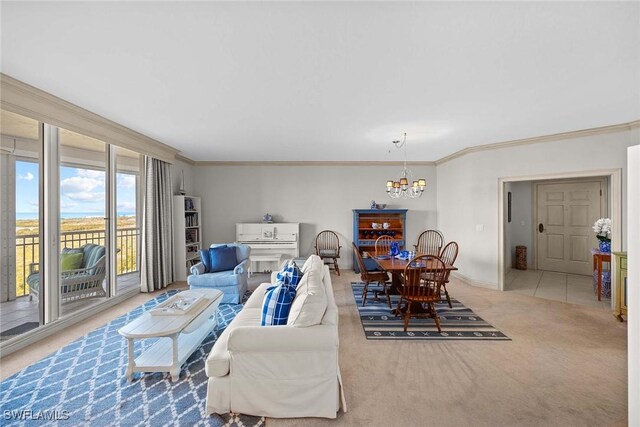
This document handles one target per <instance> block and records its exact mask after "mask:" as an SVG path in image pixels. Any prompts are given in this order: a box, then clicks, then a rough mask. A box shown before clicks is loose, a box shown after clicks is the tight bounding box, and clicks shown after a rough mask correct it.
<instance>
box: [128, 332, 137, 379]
mask: <svg viewBox="0 0 640 427" xmlns="http://www.w3.org/2000/svg"><path fill="white" fill-rule="evenodd" d="M127 341H128V342H129V363H128V364H127V382H131V381H132V380H133V368H134V367H135V366H136V359H135V358H134V357H133V338H129V339H127Z"/></svg>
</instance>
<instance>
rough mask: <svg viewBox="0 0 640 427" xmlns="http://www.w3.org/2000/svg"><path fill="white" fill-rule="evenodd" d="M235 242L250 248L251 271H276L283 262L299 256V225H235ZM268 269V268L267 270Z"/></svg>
mask: <svg viewBox="0 0 640 427" xmlns="http://www.w3.org/2000/svg"><path fill="white" fill-rule="evenodd" d="M236 242H238V243H244V244H245V245H249V246H250V247H251V271H250V272H249V274H251V273H252V272H256V271H271V270H274V269H278V268H279V267H280V264H281V263H282V261H283V260H285V259H287V258H297V257H298V256H299V255H300V247H299V243H300V224H299V223H297V222H273V223H266V222H258V223H240V224H236ZM267 267H269V268H267Z"/></svg>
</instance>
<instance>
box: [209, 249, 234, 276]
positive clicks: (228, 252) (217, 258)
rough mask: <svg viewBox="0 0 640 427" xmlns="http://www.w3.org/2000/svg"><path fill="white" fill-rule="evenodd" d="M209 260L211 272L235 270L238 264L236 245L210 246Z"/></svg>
mask: <svg viewBox="0 0 640 427" xmlns="http://www.w3.org/2000/svg"><path fill="white" fill-rule="evenodd" d="M209 262H210V263H211V265H209V272H210V273H216V272H218V271H229V270H233V269H234V268H236V266H237V265H238V259H237V258H236V248H235V246H216V247H215V248H209Z"/></svg>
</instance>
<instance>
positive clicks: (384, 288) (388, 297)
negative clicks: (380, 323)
mask: <svg viewBox="0 0 640 427" xmlns="http://www.w3.org/2000/svg"><path fill="white" fill-rule="evenodd" d="M380 284H381V285H382V292H384V294H385V295H386V296H387V304H389V308H391V297H390V296H389V288H387V282H380Z"/></svg>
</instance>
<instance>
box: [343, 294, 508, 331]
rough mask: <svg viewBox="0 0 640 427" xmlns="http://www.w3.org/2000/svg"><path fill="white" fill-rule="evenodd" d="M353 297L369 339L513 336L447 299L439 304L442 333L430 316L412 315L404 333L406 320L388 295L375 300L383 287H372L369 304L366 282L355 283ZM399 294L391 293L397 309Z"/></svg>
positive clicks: (437, 309)
mask: <svg viewBox="0 0 640 427" xmlns="http://www.w3.org/2000/svg"><path fill="white" fill-rule="evenodd" d="M351 287H352V289H353V296H354V297H355V299H356V306H357V307H358V311H359V314H360V321H362V327H363V328H364V333H365V335H366V337H367V339H369V340H507V341H510V338H509V337H507V336H506V335H505V334H503V333H502V332H500V331H499V330H497V329H496V328H494V327H493V326H491V325H490V324H489V323H487V322H486V321H484V319H482V318H481V317H480V316H478V315H476V314H475V313H474V312H473V311H471V309H470V308H467V307H465V306H464V305H462V303H460V301H457V300H455V299H453V298H452V299H451V305H453V308H449V304H447V303H446V302H444V303H438V304H436V311H437V312H438V316H439V317H440V326H441V327H442V332H438V328H436V323H435V322H434V321H433V319H430V318H416V317H412V318H411V320H410V321H409V328H408V329H407V332H404V320H403V318H402V317H396V316H394V315H393V314H391V309H390V308H389V306H388V305H387V298H386V296H384V295H380V298H379V301H375V300H374V296H373V292H371V289H373V290H379V291H380V292H382V287H381V286H369V290H370V292H369V294H368V295H367V303H366V304H365V306H364V307H363V306H362V289H363V288H364V284H363V283H362V282H358V283H356V282H352V283H351ZM399 299H400V296H399V295H391V306H392V307H393V308H396V305H397V304H398V300H399Z"/></svg>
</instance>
